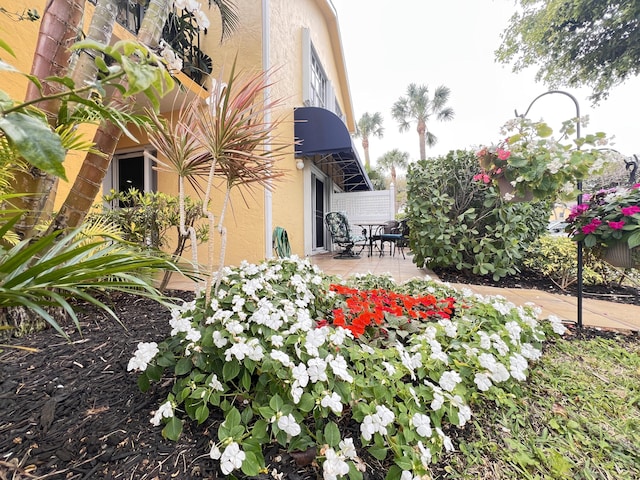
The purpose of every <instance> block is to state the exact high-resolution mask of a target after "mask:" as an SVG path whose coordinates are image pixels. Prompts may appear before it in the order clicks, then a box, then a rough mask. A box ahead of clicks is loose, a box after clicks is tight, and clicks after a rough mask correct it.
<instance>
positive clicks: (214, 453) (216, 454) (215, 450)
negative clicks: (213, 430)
mask: <svg viewBox="0 0 640 480" xmlns="http://www.w3.org/2000/svg"><path fill="white" fill-rule="evenodd" d="M209 457H211V459H212V460H220V457H222V452H221V451H220V447H218V444H217V443H214V444H213V445H212V446H211V451H209Z"/></svg>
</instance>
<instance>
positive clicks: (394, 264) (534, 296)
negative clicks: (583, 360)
mask: <svg viewBox="0 0 640 480" xmlns="http://www.w3.org/2000/svg"><path fill="white" fill-rule="evenodd" d="M309 259H310V261H311V262H312V263H314V264H316V265H318V267H320V268H321V269H322V270H323V271H324V272H325V273H329V274H335V275H340V276H343V277H346V276H350V275H353V274H356V273H367V272H371V273H374V274H381V273H390V274H391V276H392V277H393V278H394V280H395V281H396V282H404V281H406V280H408V279H410V278H415V277H424V276H425V275H429V276H431V277H432V278H433V279H436V280H437V279H438V277H437V276H436V275H435V274H434V273H433V272H432V271H430V270H427V269H420V268H417V267H416V266H415V265H414V264H413V262H412V260H411V256H410V255H407V258H406V259H403V258H402V255H396V256H395V257H391V256H389V255H385V256H383V257H379V256H377V255H374V256H373V257H371V258H368V257H367V256H366V254H365V255H363V256H362V257H361V258H359V259H334V258H333V255H329V254H324V255H315V256H313V257H309ZM452 286H453V287H455V288H463V287H466V288H469V289H471V290H472V291H473V292H476V293H479V294H481V295H502V296H503V297H505V298H507V299H508V300H509V301H511V302H513V303H515V304H516V305H523V304H524V303H527V302H531V303H534V304H536V305H538V306H539V307H541V308H542V315H543V317H547V316H549V315H556V316H557V317H558V318H560V319H561V320H565V321H568V322H573V323H577V320H578V308H577V298H576V297H574V296H570V295H558V294H552V293H547V292H544V291H541V290H530V289H525V288H499V287H486V286H481V285H466V284H452ZM582 323H583V324H584V325H585V326H593V327H602V328H612V329H616V330H640V307H637V306H634V305H626V304H622V303H614V302H607V301H603V300H593V299H590V298H583V300H582Z"/></svg>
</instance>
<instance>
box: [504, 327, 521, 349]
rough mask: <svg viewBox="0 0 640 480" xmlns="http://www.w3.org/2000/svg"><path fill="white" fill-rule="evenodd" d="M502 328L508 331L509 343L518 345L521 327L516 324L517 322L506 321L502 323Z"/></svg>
mask: <svg viewBox="0 0 640 480" xmlns="http://www.w3.org/2000/svg"><path fill="white" fill-rule="evenodd" d="M504 328H505V329H506V330H507V332H509V337H510V338H511V343H513V344H514V345H520V334H521V333H522V327H521V326H520V325H518V322H507V323H505V324H504Z"/></svg>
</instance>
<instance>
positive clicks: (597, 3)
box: [496, 0, 640, 103]
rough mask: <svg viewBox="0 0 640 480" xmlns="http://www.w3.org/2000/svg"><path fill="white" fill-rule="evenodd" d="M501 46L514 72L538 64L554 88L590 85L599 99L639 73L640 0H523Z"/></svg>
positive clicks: (500, 51)
mask: <svg viewBox="0 0 640 480" xmlns="http://www.w3.org/2000/svg"><path fill="white" fill-rule="evenodd" d="M519 3H520V6H521V9H520V10H519V11H518V12H517V13H515V14H514V15H513V16H512V17H511V19H510V23H509V25H508V26H507V28H506V30H505V31H504V32H503V33H502V44H501V45H500V47H499V48H498V50H497V51H496V58H497V59H498V61H499V62H501V63H511V64H513V70H514V71H515V72H518V71H521V70H523V69H525V68H527V67H530V66H534V65H537V66H538V67H539V70H538V72H537V74H536V79H537V80H541V81H542V82H543V83H545V84H546V85H548V86H549V87H551V88H557V87H558V86H567V87H583V86H587V87H589V88H591V90H592V93H591V97H590V98H591V100H592V101H593V102H594V103H598V102H599V101H601V100H603V99H605V98H606V97H607V95H608V94H609V91H610V90H611V88H613V87H614V86H616V85H618V84H620V83H623V82H624V81H625V80H627V79H629V78H632V77H634V76H636V75H637V74H638V73H640V0H519Z"/></svg>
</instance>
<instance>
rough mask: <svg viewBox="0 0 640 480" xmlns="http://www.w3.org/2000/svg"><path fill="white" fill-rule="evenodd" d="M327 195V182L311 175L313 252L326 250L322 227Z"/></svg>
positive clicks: (325, 233) (324, 230)
mask: <svg viewBox="0 0 640 480" xmlns="http://www.w3.org/2000/svg"><path fill="white" fill-rule="evenodd" d="M327 205H328V195H327V181H326V179H325V178H324V177H322V176H320V175H317V174H316V173H312V174H311V212H312V218H313V221H312V227H311V229H312V238H313V244H312V250H313V252H319V251H326V250H327V232H326V229H325V226H324V216H325V213H326V212H327Z"/></svg>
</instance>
